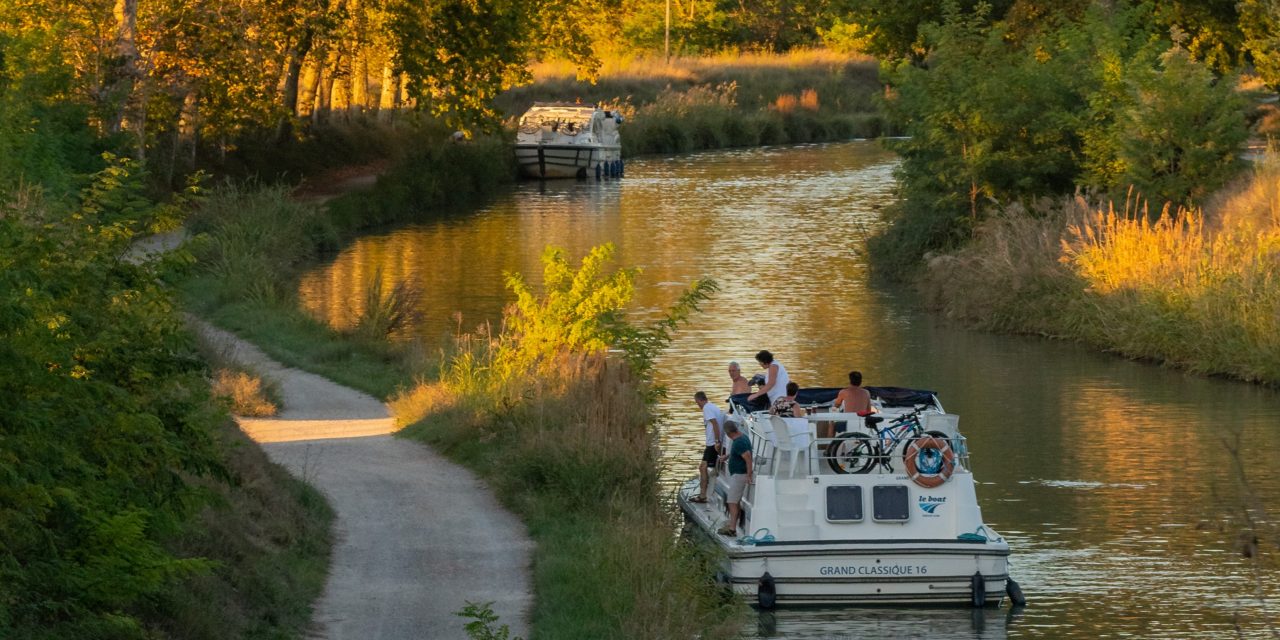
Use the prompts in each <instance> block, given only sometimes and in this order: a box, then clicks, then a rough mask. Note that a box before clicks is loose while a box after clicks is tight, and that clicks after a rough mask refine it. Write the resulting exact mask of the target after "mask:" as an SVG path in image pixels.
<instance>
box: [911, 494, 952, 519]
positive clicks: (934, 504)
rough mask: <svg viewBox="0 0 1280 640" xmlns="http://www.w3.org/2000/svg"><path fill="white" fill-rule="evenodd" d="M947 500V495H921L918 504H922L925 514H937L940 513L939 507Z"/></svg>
mask: <svg viewBox="0 0 1280 640" xmlns="http://www.w3.org/2000/svg"><path fill="white" fill-rule="evenodd" d="M946 501H947V499H946V498H945V497H944V498H937V497H934V496H920V501H919V502H917V503H916V504H918V505H920V510H921V511H923V512H924V513H925V515H929V516H936V515H938V514H937V511H938V507H941V506H942V505H943V504H944V503H945V502H946Z"/></svg>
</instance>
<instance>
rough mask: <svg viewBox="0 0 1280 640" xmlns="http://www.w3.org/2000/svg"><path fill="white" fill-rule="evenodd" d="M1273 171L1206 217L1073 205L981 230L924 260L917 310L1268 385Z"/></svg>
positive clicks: (1274, 268)
mask: <svg viewBox="0 0 1280 640" xmlns="http://www.w3.org/2000/svg"><path fill="white" fill-rule="evenodd" d="M1278 251H1280V162H1278V161H1277V157H1276V155H1275V154H1274V153H1272V154H1271V155H1270V156H1269V157H1268V158H1267V159H1266V160H1265V161H1264V162H1263V163H1262V164H1261V165H1260V166H1259V167H1257V168H1256V170H1255V171H1254V172H1253V174H1252V175H1251V176H1249V177H1248V178H1246V179H1244V180H1242V181H1240V182H1239V183H1237V184H1236V185H1234V186H1232V187H1229V188H1228V189H1226V190H1224V191H1223V192H1221V193H1219V194H1218V195H1217V196H1216V197H1214V198H1213V199H1211V201H1210V204H1209V205H1207V206H1206V208H1204V209H1178V210H1176V211H1175V210H1171V209H1169V208H1168V207H1166V208H1165V210H1164V211H1163V212H1162V213H1161V214H1160V215H1159V216H1158V217H1155V218H1154V219H1152V217H1151V216H1149V215H1148V212H1147V211H1146V210H1145V209H1144V208H1142V207H1139V206H1137V205H1133V204H1131V205H1130V206H1128V207H1126V208H1125V209H1124V210H1122V211H1117V210H1115V209H1114V208H1113V207H1111V206H1106V207H1090V206H1088V205H1087V204H1086V203H1084V202H1083V201H1078V200H1077V201H1073V202H1070V203H1067V204H1065V205H1061V206H1057V207H1054V208H1052V210H1048V211H1045V212H1042V213H1041V215H1039V216H1027V215H1024V214H1014V215H1008V216H1001V217H997V218H993V219H992V220H990V221H988V222H987V223H985V224H983V225H982V226H981V227H979V231H978V234H977V236H976V240H975V241H974V243H973V244H971V245H970V246H968V247H966V248H965V249H963V250H961V251H959V252H957V253H955V254H952V255H948V256H941V257H936V258H934V259H933V261H932V262H931V263H930V266H929V268H928V269H927V273H926V274H925V276H924V279H923V287H924V289H925V291H926V293H927V294H928V299H929V300H930V302H931V304H933V305H934V306H935V307H937V308H939V309H941V310H943V311H944V312H945V313H947V314H948V315H949V316H951V317H954V318H958V319H962V320H965V321H967V322H969V323H971V324H974V325H976V326H980V327H984V328H991V329H998V330H1011V331H1022V332H1029V333H1038V334H1042V335H1048V336H1054V337H1062V338H1069V339H1075V340H1082V341H1085V342H1088V343H1090V344H1094V345H1097V346H1100V347H1102V348H1104V349H1108V350H1111V351H1115V352H1117V353H1121V354H1124V355H1126V356H1130V357H1135V358H1144V359H1151V360H1156V361H1159V362H1163V363H1166V364H1170V365H1173V366H1177V367H1180V368H1185V369H1187V370H1190V371H1193V372H1198V373H1205V374H1213V375H1226V376H1231V377H1234V378H1239V379H1242V380H1250V381H1258V382H1265V383H1269V384H1277V383H1280V262H1278V261H1277V260H1276V255H1277V252H1278Z"/></svg>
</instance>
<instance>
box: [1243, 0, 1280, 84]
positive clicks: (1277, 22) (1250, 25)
mask: <svg viewBox="0 0 1280 640" xmlns="http://www.w3.org/2000/svg"><path fill="white" fill-rule="evenodd" d="M1239 8H1240V30H1241V32H1242V34H1243V35H1244V47H1245V49H1246V50H1247V51H1248V52H1249V57H1250V58H1252V59H1253V66H1254V67H1255V68H1257V70H1258V75H1260V76H1262V79H1263V81H1264V82H1266V83H1267V85H1268V86H1270V87H1271V88H1272V89H1280V2H1277V1H1276V0H1242V1H1241V2H1240V4H1239Z"/></svg>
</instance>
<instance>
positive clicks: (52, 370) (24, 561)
mask: <svg viewBox="0 0 1280 640" xmlns="http://www.w3.org/2000/svg"><path fill="white" fill-rule="evenodd" d="M127 166H128V165H127V164H126V163H118V164H115V165H113V166H112V167H111V168H109V169H108V170H105V171H103V172H101V173H99V174H98V175H97V176H96V177H95V179H94V180H93V182H92V184H91V186H90V187H89V188H87V189H86V190H85V192H84V194H83V197H82V200H81V201H80V202H79V204H78V206H76V207H74V208H72V209H70V210H68V211H60V210H58V209H56V208H53V207H52V206H51V205H47V204H46V203H42V202H40V201H38V200H35V201H32V200H22V199H19V200H16V201H11V202H10V203H8V206H7V207H6V209H5V214H4V215H3V216H0V247H2V249H0V361H3V362H5V366H4V367H3V368H0V416H3V420H4V437H3V438H0V460H3V464H2V465H0V468H2V469H3V470H4V471H3V472H2V473H0V539H3V540H4V541H5V544H4V546H3V548H0V625H2V626H0V630H6V632H5V633H4V634H3V635H5V636H6V637H19V638H22V637H31V638H55V637H56V638H75V637H94V638H126V637H143V631H142V627H141V624H140V622H139V621H138V619H137V618H136V617H135V616H133V615H131V614H130V613H128V610H129V609H131V608H134V607H137V606H138V605H139V604H140V603H142V602H143V601H145V600H147V599H149V598H153V597H156V596H158V595H159V594H161V593H163V592H164V591H165V590H166V589H170V588H172V587H173V586H174V585H175V584H176V582H177V581H178V580H179V579H181V578H183V577H185V576H189V575H192V574H193V573H197V572H203V571H206V570H207V569H208V568H209V565H208V564H207V563H204V562H203V561H200V560H196V559H186V560H183V559H178V558H175V557H174V556H172V555H171V554H170V553H168V552H167V551H166V550H165V549H164V548H163V547H162V545H161V540H162V539H163V538H164V537H165V536H166V535H167V534H170V533H172V532H173V531H174V530H175V529H174V528H175V527H176V526H177V525H178V524H179V523H181V522H182V521H183V520H184V519H185V518H187V517H188V516H189V515H190V514H191V509H192V507H193V506H194V505H196V504H197V503H198V501H197V498H198V494H197V492H195V491H194V490H193V489H192V488H191V487H190V485H189V484H188V482H187V481H186V480H185V478H187V477H189V476H193V475H197V476H198V475H208V474H218V473H221V469H222V467H221V464H220V461H219V456H218V452H217V449H216V447H215V446H214V444H213V442H212V440H211V438H210V435H209V428H210V424H211V420H212V419H213V418H214V414H212V413H211V409H210V407H211V406H212V405H211V404H210V403H209V401H208V395H207V383H206V382H205V381H204V378H203V368H202V367H201V365H200V364H199V363H198V361H197V360H196V359H195V358H194V357H193V348H192V345H191V343H190V339H189V337H188V335H187V334H186V332H185V331H184V330H183V327H182V325H181V322H180V320H179V319H178V316H177V314H176V313H175V312H174V307H173V301H172V299H171V298H170V295H169V293H168V292H167V291H166V290H165V289H164V288H163V287H162V286H161V285H160V284H159V283H158V281H157V277H156V275H157V274H156V265H154V264H149V263H144V264H132V263H130V262H127V261H125V260H123V259H122V258H123V256H124V254H125V252H126V251H127V249H128V244H129V241H130V239H131V238H132V237H133V236H134V234H135V233H137V232H139V231H141V230H142V229H144V228H145V226H146V219H147V218H148V216H149V215H150V214H151V213H152V211H153V210H154V207H152V206H149V205H148V204H147V203H145V202H143V201H139V200H136V199H134V198H131V197H128V196H127V195H124V194H128V193H130V192H131V191H132V189H134V188H135V187H136V184H137V180H138V176H137V175H136V174H133V173H130V172H129V171H128V170H127Z"/></svg>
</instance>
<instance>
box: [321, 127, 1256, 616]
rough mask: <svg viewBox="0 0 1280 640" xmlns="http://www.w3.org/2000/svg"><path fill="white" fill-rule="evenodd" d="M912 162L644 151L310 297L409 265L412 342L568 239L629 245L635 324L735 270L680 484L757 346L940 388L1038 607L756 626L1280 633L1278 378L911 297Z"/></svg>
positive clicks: (726, 281)
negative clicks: (885, 235)
mask: <svg viewBox="0 0 1280 640" xmlns="http://www.w3.org/2000/svg"><path fill="white" fill-rule="evenodd" d="M895 166H896V160H895V158H894V157H893V155H892V154H890V153H888V152H886V151H884V150H883V149H882V147H881V146H880V145H878V144H877V143H875V142H853V143H842V144H830V145H814V146H801V147H786V148H763V149H752V150H742V151H725V152H715V153H703V154H694V155H684V156H680V157H675V158H665V159H646V160H637V161H633V162H631V163H630V164H629V165H628V167H627V177H626V178H625V179H624V180H621V181H617V182H604V183H596V182H575V181H569V182H556V183H546V184H538V183H523V184H521V185H519V186H518V187H517V188H515V189H514V190H513V191H511V192H509V193H506V194H503V195H500V196H498V197H497V198H496V199H495V200H493V201H492V202H490V203H489V204H488V205H486V206H483V207H481V208H480V209H479V210H476V211H472V212H468V213H466V214H459V215H456V216H453V217H450V218H448V219H445V220H438V221H432V222H429V223H424V224H413V225H406V226H403V227H399V228H396V229H392V230H388V231H385V232H379V233H373V234H370V235H368V236H365V237H362V238H359V239H358V240H356V241H355V242H353V243H352V244H351V245H350V246H348V247H347V248H346V249H345V250H343V251H341V252H340V253H339V254H338V255H336V256H333V257H332V259H331V260H329V261H328V262H326V263H325V264H322V265H320V266H318V267H316V268H315V269H314V270H313V271H311V272H310V273H307V274H306V275H305V276H304V277H303V279H302V282H301V285H300V287H301V297H302V299H303V300H304V302H305V304H306V306H307V308H308V309H310V310H311V312H312V313H314V314H315V315H317V316H318V317H321V318H324V319H325V320H327V321H328V322H330V323H331V324H333V325H334V326H336V327H343V326H348V325H349V324H350V322H351V320H352V318H354V317H356V316H358V314H359V312H360V305H361V304H362V303H363V301H364V291H365V288H366V287H367V286H368V283H369V282H370V281H371V278H372V277H373V276H374V274H376V273H381V274H382V277H384V278H385V279H387V280H392V281H394V280H400V279H410V280H412V281H413V282H415V283H416V284H418V285H419V286H420V287H421V288H422V289H423V291H424V292H425V298H424V300H423V303H422V308H421V311H422V312H423V317H422V321H421V323H420V325H419V326H418V327H417V328H416V333H417V335H418V336H420V337H422V338H423V339H425V341H426V342H427V343H429V344H432V343H438V342H439V341H440V340H442V339H443V337H444V336H447V335H449V334H450V333H452V332H454V331H456V330H458V328H459V327H461V328H462V329H463V330H469V329H471V328H473V327H475V326H476V325H478V324H480V323H482V322H493V323H495V325H496V322H497V321H498V320H499V319H500V317H501V313H502V309H503V307H504V305H506V304H507V302H508V296H507V293H506V291H505V290H504V288H503V273H504V272H505V271H517V272H520V273H523V274H526V277H528V278H529V279H530V280H531V281H534V282H536V281H537V279H538V274H539V273H540V266H539V256H540V254H541V252H542V250H543V247H544V246H546V245H548V244H553V245H557V246H561V247H564V248H566V249H567V250H568V251H569V252H570V253H571V254H572V255H581V254H583V253H584V252H585V251H586V250H587V249H589V248H590V247H591V246H593V245H597V244H600V243H603V242H613V243H615V244H616V245H617V247H618V257H619V261H620V263H621V264H623V265H626V266H637V267H640V268H642V269H643V274H642V275H641V279H640V284H639V291H638V294H637V301H636V305H635V312H636V314H637V315H640V316H645V315H652V314H654V313H656V311H657V310H659V309H662V308H664V307H665V306H667V305H669V304H670V303H671V302H673V301H674V300H675V298H676V297H677V296H678V295H679V293H680V292H681V291H682V289H683V287H684V286H685V285H686V284H687V283H689V282H690V281H692V280H694V279H695V278H699V277H703V276H710V277H713V278H715V279H716V280H717V281H718V282H719V283H720V286H721V291H720V293H719V294H718V295H717V296H716V297H715V299H714V301H713V302H711V303H710V304H708V305H707V307H706V312H705V313H703V314H701V315H699V316H698V317H697V318H696V319H695V320H694V321H693V322H692V324H690V325H689V326H687V327H685V328H683V329H681V331H680V333H679V336H678V338H677V340H676V342H675V343H674V344H673V345H672V347H671V348H670V349H669V350H668V351H667V353H666V354H665V355H664V356H663V358H662V360H661V362H660V366H659V369H660V372H659V375H660V377H661V381H662V382H663V383H664V384H666V385H667V386H668V388H669V389H670V392H671V393H670V398H669V400H668V401H667V402H666V403H665V404H664V406H663V409H664V410H665V414H666V417H665V418H664V420H663V423H662V425H661V439H660V442H661V447H662V451H663V455H664V460H665V463H666V469H665V471H664V475H665V477H666V478H667V479H668V481H670V482H672V483H675V482H678V481H681V480H683V479H684V478H687V477H689V476H690V475H692V474H693V473H694V470H695V468H696V464H697V454H698V453H700V450H701V438H702V435H701V433H702V432H701V426H700V423H699V415H698V413H697V411H696V409H697V408H696V406H695V405H694V404H693V402H692V400H691V399H690V396H691V395H692V394H693V392H694V391H696V390H700V389H701V390H705V391H707V392H708V394H709V395H711V397H712V398H723V397H724V396H725V395H726V394H727V391H728V387H729V385H728V376H727V373H726V365H727V363H728V362H729V361H730V360H736V361H738V362H741V363H742V366H743V371H744V373H746V374H747V375H751V374H752V373H754V372H755V371H757V370H758V368H757V367H756V365H755V364H754V362H753V360H752V356H753V354H754V353H755V352H756V351H758V350H760V349H769V350H770V351H772V352H773V353H774V354H775V356H776V357H777V358H778V360H779V361H780V362H782V363H783V364H785V365H786V366H787V368H788V369H789V370H790V372H791V376H792V378H793V379H794V380H797V381H798V382H800V383H801V384H802V385H804V386H839V385H841V384H842V383H843V382H844V380H845V378H846V374H847V372H848V371H850V370H851V369H857V370H860V371H862V372H863V373H864V375H865V377H866V381H867V384H872V385H898V386H911V387H917V388H926V389H932V390H935V391H937V392H938V394H939V396H940V398H941V400H942V403H943V405H944V406H945V407H946V408H947V409H948V411H950V412H952V413H958V414H960V416H961V422H960V426H961V429H962V431H964V433H965V434H966V435H967V436H968V438H969V445H970V450H971V452H972V455H973V463H974V467H975V474H976V477H977V479H978V480H979V481H980V486H979V494H978V495H979V499H980V500H981V505H982V510H983V514H984V516H985V518H986V520H987V522H988V523H989V524H990V525H991V526H992V527H993V528H994V529H995V530H997V531H999V532H1000V533H1002V534H1003V535H1004V536H1005V537H1006V538H1007V539H1008V540H1009V542H1010V545H1011V547H1012V548H1013V556H1012V560H1011V573H1012V575H1013V576H1014V577H1015V578H1016V579H1018V580H1019V581H1020V582H1021V584H1022V586H1023V589H1024V591H1025V592H1026V594H1027V597H1028V599H1029V600H1030V604H1029V605H1028V606H1027V607H1026V608H1025V609H1022V610H1020V611H1016V612H1014V611H1010V610H1009V609H1008V608H1007V607H1006V608H1005V609H1002V610H994V609H991V610H986V611H983V612H970V611H968V610H953V609H911V608H869V609H847V608H846V609H813V610H797V611H780V612H777V613H773V614H769V613H762V614H760V615H759V617H758V619H757V618H753V619H752V620H751V623H750V624H748V625H747V628H746V633H747V635H748V636H749V637H757V638H775V637H776V638H784V637H785V638H868V637H902V638H907V637H910V638H1006V637H1007V638H1024V637H1071V638H1097V637H1112V638H1114V637H1160V638H1175V637H1176V638H1192V637H1195V638H1201V637H1236V636H1237V635H1239V636H1243V637H1272V634H1273V633H1274V627H1271V626H1269V625H1268V620H1273V621H1274V620H1277V619H1278V618H1280V576H1276V575H1274V574H1270V573H1266V572H1265V571H1264V572H1259V571H1258V570H1257V569H1256V568H1255V565H1254V564H1253V563H1252V562H1251V561H1250V560H1249V559H1247V558H1245V557H1243V555H1242V553H1241V551H1240V550H1241V545H1242V541H1243V540H1244V539H1245V538H1246V536H1244V534H1242V533H1241V532H1242V530H1243V527H1244V525H1243V524H1242V514H1243V513H1244V510H1243V509H1244V506H1245V505H1246V504H1247V503H1248V502H1249V501H1250V500H1256V501H1258V503H1260V504H1262V505H1264V506H1266V507H1268V508H1270V509H1271V510H1272V512H1275V511H1280V471H1277V466H1280V456H1277V455H1276V454H1277V451H1280V394H1277V393H1276V392H1273V391H1269V390H1265V389H1262V388H1259V387H1256V386H1252V385H1248V384H1242V383H1235V382H1229V381H1223V380H1209V379H1203V378H1199V377H1195V376H1190V375H1186V374H1182V373H1178V372H1174V371H1169V370H1165V369H1161V368H1159V367H1156V366H1152V365H1149V364H1142V363H1134V362H1128V361H1125V360H1122V359H1120V358H1116V357H1113V356H1108V355H1104V354H1098V353H1093V352H1090V351H1088V350H1086V349H1084V348H1081V347H1078V346H1075V345H1071V344H1061V343H1055V342H1050V341H1045V340H1040V339H1034V338H1022V337H1008V336H996V335H988V334H982V333H975V332H970V331H966V330H963V329H959V328H956V327H953V326H949V325H948V324H947V323H945V322H944V321H941V320H939V319H937V318H935V317H932V316H930V315H928V314H925V313H923V312H921V311H919V310H918V309H917V308H916V307H915V306H914V305H913V301H912V298H911V295H910V292H908V291H895V290H893V289H892V288H884V287H876V286H872V285H871V283H869V282H868V269H867V264H866V258H865V254H864V251H863V243H864V239H865V238H866V236H867V234H868V233H870V232H871V231H873V230H874V229H875V228H876V227H877V225H879V224H881V215H880V212H881V211H882V210H883V208H884V207H885V206H886V205H888V204H889V203H890V202H891V200H892V198H893V190H894V179H893V169H894V167H895ZM459 314H460V315H459ZM1232 449H1236V450H1238V451H1239V456H1238V459H1239V460H1240V462H1241V463H1242V465H1240V466H1238V465H1237V464H1236V460H1237V457H1235V456H1233V455H1232V454H1231V453H1230V451H1231V450H1232ZM1239 469H1243V473H1244V476H1243V477H1244V478H1245V479H1246V480H1247V482H1248V486H1249V487H1250V489H1249V490H1245V489H1244V488H1242V487H1243V484H1242V482H1241V480H1240V477H1241V476H1240V473H1239ZM1272 526H1274V525H1272Z"/></svg>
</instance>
